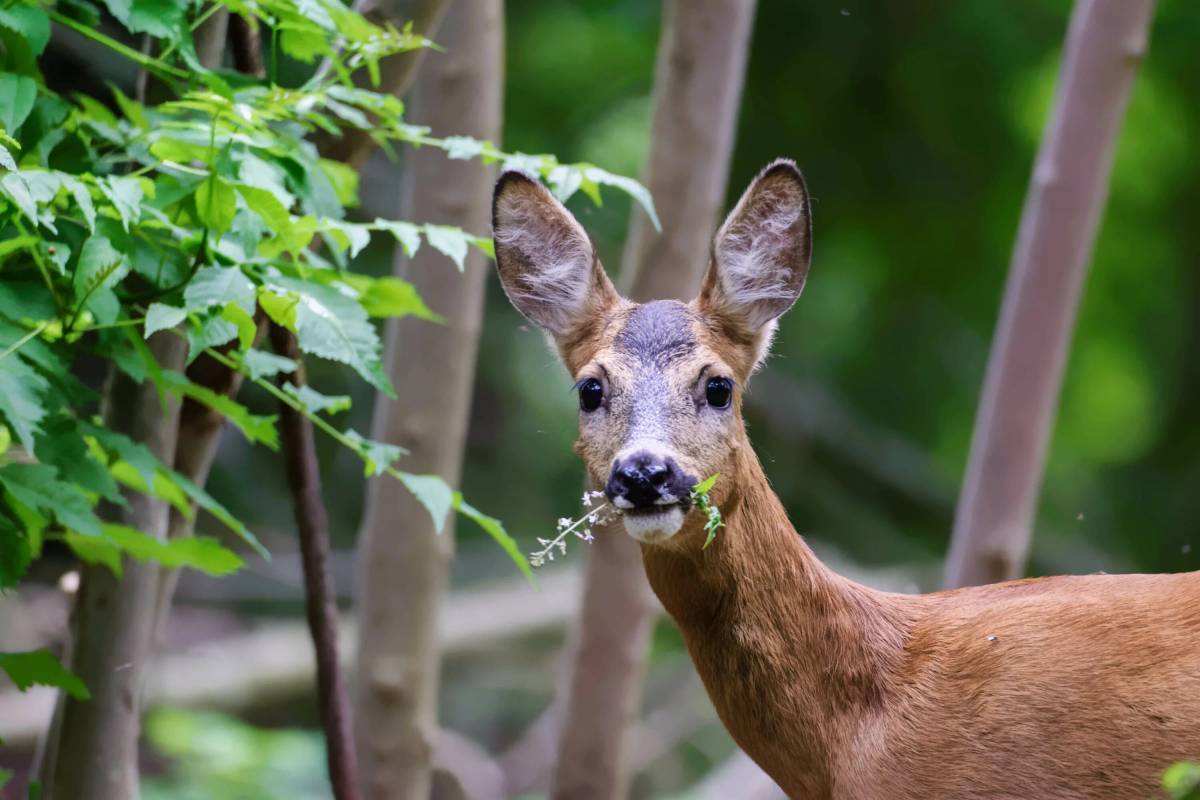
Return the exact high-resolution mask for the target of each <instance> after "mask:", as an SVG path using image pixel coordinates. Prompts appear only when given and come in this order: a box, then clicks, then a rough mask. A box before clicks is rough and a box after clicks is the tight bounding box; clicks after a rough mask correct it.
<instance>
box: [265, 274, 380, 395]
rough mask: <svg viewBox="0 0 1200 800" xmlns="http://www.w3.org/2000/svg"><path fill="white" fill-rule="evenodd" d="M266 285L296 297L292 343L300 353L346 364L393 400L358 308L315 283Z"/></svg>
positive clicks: (279, 280) (371, 332) (374, 338)
mask: <svg viewBox="0 0 1200 800" xmlns="http://www.w3.org/2000/svg"><path fill="white" fill-rule="evenodd" d="M268 285H269V287H270V288H271V289H273V290H275V291H280V292H287V293H291V294H296V295H299V296H300V302H299V303H297V305H296V312H295V313H296V341H297V343H298V344H299V345H300V349H301V350H302V351H304V352H305V353H311V354H313V355H316V356H320V357H322V358H328V359H332V360H334V361H340V362H342V363H343V364H348V365H349V366H351V367H353V368H354V370H355V371H357V372H358V374H359V375H361V376H362V377H363V378H365V379H366V380H367V382H368V383H370V384H371V385H372V386H374V387H375V388H377V389H379V390H380V391H381V392H383V393H385V394H387V395H388V396H389V397H394V396H395V392H394V391H393V390H392V387H391V384H390V383H389V382H388V379H387V376H386V375H384V374H383V369H382V367H381V365H380V363H379V351H380V349H381V345H380V342H379V336H378V334H377V333H376V332H375V326H374V325H372V324H371V322H370V320H369V318H368V317H367V313H366V312H365V311H364V310H363V308H362V306H361V305H359V304H358V303H357V302H356V301H355V300H354V299H352V298H350V297H347V296H346V295H344V294H342V292H340V291H338V290H337V289H335V288H333V287H331V286H324V285H322V284H318V283H311V282H306V281H299V280H293V279H291V278H284V277H276V278H271V279H269V281H268ZM264 308H265V306H264ZM268 313H270V311H268Z"/></svg>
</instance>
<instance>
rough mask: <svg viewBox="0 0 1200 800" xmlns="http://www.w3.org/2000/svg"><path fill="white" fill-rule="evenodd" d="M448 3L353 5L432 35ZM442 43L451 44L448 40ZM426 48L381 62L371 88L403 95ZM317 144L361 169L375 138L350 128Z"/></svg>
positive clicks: (369, 0)
mask: <svg viewBox="0 0 1200 800" xmlns="http://www.w3.org/2000/svg"><path fill="white" fill-rule="evenodd" d="M449 5H450V0H356V2H355V3H354V9H355V10H356V11H358V12H359V13H360V14H362V15H363V16H365V17H366V18H367V19H369V20H371V21H372V22H374V23H376V24H378V25H385V24H389V23H390V24H392V25H395V26H396V27H397V28H399V29H401V30H403V28H404V26H405V25H407V24H408V23H410V22H411V23H412V31H413V33H417V34H420V35H422V36H426V37H429V38H433V37H434V36H435V35H437V32H438V27H439V26H440V25H441V22H442V17H443V15H444V14H445V13H446V9H447V8H448V7H449ZM440 44H441V45H442V46H445V47H447V48H448V47H449V45H447V43H446V42H440ZM426 52H427V48H422V49H420V50H414V51H412V52H410V53H400V54H398V55H394V56H392V57H390V58H388V59H386V60H384V61H383V62H381V63H380V65H379V86H377V87H371V88H373V90H374V91H377V92H382V93H384V94H394V95H396V96H397V97H401V96H403V95H404V94H405V92H407V91H408V87H409V86H410V85H412V80H413V77H414V76H415V75H416V72H417V67H419V66H420V65H421V62H422V61H423V60H424V58H425V54H426ZM355 80H356V81H357V82H359V83H360V85H363V86H366V85H367V84H366V83H365V81H366V76H365V75H364V74H362V73H360V74H359V75H358V76H356V78H355ZM413 118H414V119H416V116H415V115H414V117H413ZM421 124H422V125H428V124H429V120H428V119H427V118H426V119H422V120H421ZM317 148H318V149H319V150H320V151H321V155H322V156H324V157H325V158H332V159H333V160H335V161H341V162H343V163H345V164H348V165H349V166H351V167H353V168H354V169H356V170H358V169H362V167H363V165H364V164H366V163H367V158H369V157H370V155H371V153H372V152H374V150H375V141H374V140H373V139H372V138H371V137H370V136H368V135H367V133H366V131H361V130H358V129H357V128H347V129H345V130H343V131H342V134H341V136H330V135H328V134H320V135H318V136H317Z"/></svg>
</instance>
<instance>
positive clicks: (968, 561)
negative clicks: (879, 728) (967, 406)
mask: <svg viewBox="0 0 1200 800" xmlns="http://www.w3.org/2000/svg"><path fill="white" fill-rule="evenodd" d="M1153 7H1154V3H1153V0H1078V2H1076V4H1075V9H1074V11H1073V12H1072V14H1071V23H1070V27H1069V29H1068V31H1067V43H1066V51H1065V54H1064V56H1063V62H1062V67H1061V70H1060V72H1059V79H1058V91H1057V95H1056V97H1055V100H1054V108H1053V110H1052V112H1051V115H1050V120H1049V122H1048V124H1047V126H1046V131H1045V133H1044V135H1043V137H1042V143H1041V147H1040V148H1039V150H1038V155H1037V161H1036V163H1035V164H1034V169H1033V177H1032V180H1031V181H1030V184H1029V192H1028V194H1027V195H1026V198H1025V209H1024V211H1023V212H1022V215H1021V227H1020V230H1019V232H1018V234H1017V243H1016V248H1015V249H1014V251H1013V259H1012V266H1011V267H1010V268H1009V275H1008V284H1007V286H1006V287H1005V291H1004V301H1003V305H1002V307H1001V310H1000V321H999V324H998V326H997V329H996V338H995V340H994V341H993V343H992V352H991V355H990V357H989V359H988V369H987V377H986V379H985V382H984V386H983V396H982V398H981V400H980V403H979V411H978V415H977V417H976V420H975V432H974V435H973V436H972V439H971V453H970V457H969V459H968V462H967V474H966V480H965V481H964V484H963V489H962V495H961V497H960V499H959V505H958V510H957V513H956V516H955V520H954V535H953V539H952V541H951V546H950V555H949V558H948V561H947V565H946V584H947V586H950V587H957V586H969V585H974V584H982V583H992V582H995V581H1001V580H1008V579H1011V578H1016V577H1019V576H1020V574H1021V572H1022V571H1023V570H1024V567H1025V559H1026V556H1027V553H1028V550H1029V542H1030V537H1031V535H1032V530H1031V529H1032V525H1033V519H1034V514H1035V512H1036V510H1037V499H1038V489H1039V486H1040V485H1041V481H1042V474H1043V471H1044V469H1045V463H1046V445H1047V439H1048V438H1049V435H1050V431H1051V429H1052V428H1053V425H1054V417H1055V413H1056V410H1057V407H1058V398H1059V393H1060V390H1061V389H1062V381H1063V367H1064V363H1065V361H1066V356H1067V350H1068V346H1069V345H1070V341H1071V334H1072V332H1073V330H1074V327H1075V316H1076V310H1077V308H1078V305H1079V295H1080V292H1081V289H1082V286H1083V278H1084V274H1085V272H1086V269H1087V265H1088V262H1089V261H1090V260H1091V253H1092V247H1093V245H1094V243H1095V238H1096V229H1097V227H1098V225H1099V222H1100V216H1101V212H1102V211H1103V209H1104V204H1105V201H1106V200H1107V197H1108V179H1109V174H1110V172H1111V170H1112V162H1113V151H1114V149H1115V145H1116V140H1117V134H1118V133H1119V132H1120V129H1121V122H1122V119H1123V117H1124V114H1125V105H1126V102H1127V101H1128V99H1129V91H1130V88H1131V86H1132V85H1133V79H1134V75H1135V74H1136V71H1137V66H1138V63H1139V62H1140V61H1141V59H1142V56H1143V55H1144V53H1145V50H1146V44H1147V36H1148V33H1149V27H1150V18H1151V13H1152V11H1153Z"/></svg>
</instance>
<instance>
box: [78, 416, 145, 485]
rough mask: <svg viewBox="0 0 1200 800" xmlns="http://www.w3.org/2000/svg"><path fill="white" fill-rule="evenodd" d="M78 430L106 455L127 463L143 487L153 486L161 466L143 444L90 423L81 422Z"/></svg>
mask: <svg viewBox="0 0 1200 800" xmlns="http://www.w3.org/2000/svg"><path fill="white" fill-rule="evenodd" d="M79 430H80V432H81V433H82V434H83V435H84V436H88V437H91V438H92V439H95V441H96V444H97V445H99V447H100V448H101V449H102V450H104V451H105V452H106V453H108V452H111V453H115V454H116V456H117V458H119V459H121V460H122V461H124V462H125V463H127V464H128V465H129V466H130V468H131V469H132V470H133V471H134V473H135V474H136V475H137V476H138V478H139V479H140V483H141V485H142V486H143V487H150V486H152V485H153V483H154V477H155V475H157V474H158V471H159V470H160V469H162V468H163V465H162V463H161V462H159V460H158V458H156V457H155V455H154V453H152V452H151V451H150V449H149V448H148V447H146V446H145V445H144V444H142V443H140V442H135V441H134V440H133V439H130V438H129V437H128V436H126V435H125V434H123V433H117V432H116V431H114V430H110V429H109V428H104V427H101V426H99V425H93V424H92V423H90V422H84V421H81V422H80V423H79ZM110 467H111V465H110Z"/></svg>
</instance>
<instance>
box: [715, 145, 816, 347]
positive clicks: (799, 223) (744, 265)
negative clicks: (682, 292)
mask: <svg viewBox="0 0 1200 800" xmlns="http://www.w3.org/2000/svg"><path fill="white" fill-rule="evenodd" d="M811 255H812V221H811V214H810V212H809V205H808V189H807V188H806V187H805V185H804V176H803V175H801V174H800V170H799V169H797V168H796V165H795V163H793V162H792V161H788V160H785V159H780V160H778V161H776V162H774V163H773V164H771V165H770V166H768V167H767V168H766V169H764V170H763V171H762V172H760V173H759V174H758V177H757V178H755V179H754V182H753V183H751V184H750V188H748V189H747V190H746V193H745V194H743V195H742V198H741V199H740V200H738V204H737V205H736V206H734V209H733V211H731V212H729V217H728V218H726V220H725V224H724V225H722V226H721V229H720V230H719V231H717V235H716V238H715V239H714V240H713V252H712V260H711V261H710V263H709V267H708V272H707V273H706V274H705V276H704V283H703V286H702V288H701V291H700V299H699V301H698V302H699V306H700V308H701V310H702V311H704V312H705V313H707V314H708V315H710V316H711V317H713V318H714V319H716V320H717V321H718V322H719V323H720V324H721V325H722V326H723V327H724V328H726V330H728V331H729V333H730V334H731V335H732V336H733V337H734V338H735V339H739V340H742V341H752V342H755V343H757V349H759V350H762V351H765V348H766V344H768V343H769V340H770V334H771V332H772V331H773V329H774V326H773V325H772V323H773V322H774V321H775V320H776V319H777V318H778V317H780V316H781V315H782V314H783V313H784V312H785V311H787V310H788V309H789V308H791V306H792V303H794V302H796V298H797V297H799V296H800V290H801V289H803V288H804V279H805V278H806V277H807V276H808V265H809V260H810V258H811ZM761 355H762V353H756V361H757V360H758V358H759V357H760V356H761Z"/></svg>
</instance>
